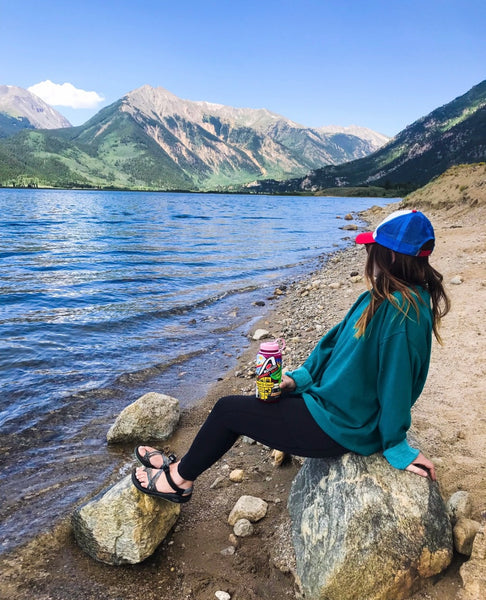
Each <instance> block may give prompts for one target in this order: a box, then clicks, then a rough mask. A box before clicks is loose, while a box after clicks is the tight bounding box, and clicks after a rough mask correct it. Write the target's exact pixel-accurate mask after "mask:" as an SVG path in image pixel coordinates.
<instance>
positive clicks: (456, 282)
mask: <svg viewBox="0 0 486 600" xmlns="http://www.w3.org/2000/svg"><path fill="white" fill-rule="evenodd" d="M463 282H464V279H463V278H462V277H461V276H460V275H455V276H454V277H453V278H452V279H451V280H450V282H449V283H452V285H461V283H463Z"/></svg>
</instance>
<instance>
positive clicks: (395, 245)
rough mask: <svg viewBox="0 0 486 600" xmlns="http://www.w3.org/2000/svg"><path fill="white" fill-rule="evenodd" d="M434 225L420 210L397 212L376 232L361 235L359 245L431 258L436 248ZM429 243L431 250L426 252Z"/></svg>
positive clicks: (384, 221)
mask: <svg viewBox="0 0 486 600" xmlns="http://www.w3.org/2000/svg"><path fill="white" fill-rule="evenodd" d="M434 241H435V234H434V228H433V227H432V223H431V222H430V221H429V220H428V219H427V217H426V216H425V215H424V214H423V213H421V212H420V211H418V210H397V211H395V212H393V213H391V214H390V215H388V217H387V218H386V219H384V220H383V221H382V222H381V223H380V224H379V225H378V227H377V228H376V229H375V231H373V232H371V231H367V232H366V233H360V234H359V235H358V237H357V238H356V243H357V244H374V243H375V242H376V243H377V244H380V246H385V248H389V249H390V250H394V251H395V252H399V253H400V254H408V256H429V254H431V253H432V250H433V248H434ZM427 242H432V243H431V244H429V249H427V250H424V249H423V246H424V245H425V244H427Z"/></svg>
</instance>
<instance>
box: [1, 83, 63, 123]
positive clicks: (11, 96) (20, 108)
mask: <svg viewBox="0 0 486 600" xmlns="http://www.w3.org/2000/svg"><path fill="white" fill-rule="evenodd" d="M0 113H4V114H6V115H8V116H9V117H12V118H14V119H19V118H24V119H27V120H28V121H29V123H30V124H31V125H32V127H33V128H34V129H61V128H64V127H71V123H70V122H69V121H68V120H67V119H66V118H65V117H64V116H63V115H61V113H59V112H58V111H57V110H55V109H54V108H52V106H49V104H47V103H46V102H44V100H42V99H41V98H39V96H36V95H35V94H32V92H29V91H28V90H25V89H23V88H20V87H17V86H15V85H0Z"/></svg>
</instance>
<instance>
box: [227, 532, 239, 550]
mask: <svg viewBox="0 0 486 600" xmlns="http://www.w3.org/2000/svg"><path fill="white" fill-rule="evenodd" d="M228 542H229V543H230V544H231V545H232V546H234V547H235V548H236V547H237V546H238V538H237V537H236V535H235V534H234V533H230V534H229V536H228Z"/></svg>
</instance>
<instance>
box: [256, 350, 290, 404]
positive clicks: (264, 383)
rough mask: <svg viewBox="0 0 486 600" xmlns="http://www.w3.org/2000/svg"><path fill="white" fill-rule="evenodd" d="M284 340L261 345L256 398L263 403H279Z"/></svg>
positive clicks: (257, 369)
mask: <svg viewBox="0 0 486 600" xmlns="http://www.w3.org/2000/svg"><path fill="white" fill-rule="evenodd" d="M284 348H285V342H284V340H281V339H278V340H274V341H273V342H263V343H262V344H260V350H259V351H258V354H257V358H256V397H257V398H258V399H259V400H261V401H262V402H277V400H278V399H279V398H280V382H281V381H282V350H283V349H284Z"/></svg>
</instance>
